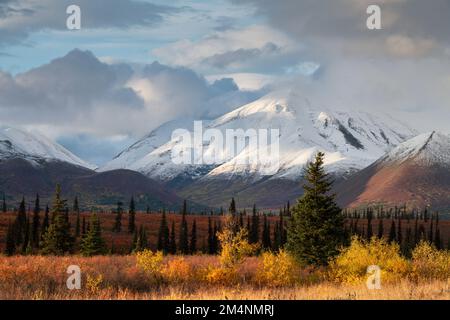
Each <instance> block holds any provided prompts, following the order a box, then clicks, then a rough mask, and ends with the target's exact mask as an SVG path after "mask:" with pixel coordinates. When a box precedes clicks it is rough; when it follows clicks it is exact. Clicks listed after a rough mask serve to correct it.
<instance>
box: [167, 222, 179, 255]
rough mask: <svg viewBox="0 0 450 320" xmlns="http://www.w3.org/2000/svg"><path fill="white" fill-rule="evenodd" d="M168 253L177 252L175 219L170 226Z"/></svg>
mask: <svg viewBox="0 0 450 320" xmlns="http://www.w3.org/2000/svg"><path fill="white" fill-rule="evenodd" d="M168 251H169V253H171V254H176V253H177V239H176V235H175V221H172V227H171V229H170V237H169V250H168Z"/></svg>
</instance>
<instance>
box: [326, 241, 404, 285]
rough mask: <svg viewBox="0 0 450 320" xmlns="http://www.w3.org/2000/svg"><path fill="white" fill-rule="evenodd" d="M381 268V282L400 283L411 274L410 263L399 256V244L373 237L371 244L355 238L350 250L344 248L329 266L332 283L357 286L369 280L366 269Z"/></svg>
mask: <svg viewBox="0 0 450 320" xmlns="http://www.w3.org/2000/svg"><path fill="white" fill-rule="evenodd" d="M371 265H376V266H378V267H380V269H381V280H382V282H391V281H393V280H399V279H401V278H402V277H404V276H406V275H407V274H408V271H409V263H408V261H407V260H406V259H405V258H403V257H402V256H401V255H400V248H399V246H398V244H396V243H388V242H387V241H386V240H385V239H378V238H376V237H373V238H372V239H371V240H370V241H363V240H360V239H358V238H357V237H354V238H352V242H351V245H350V247H348V248H344V249H343V250H342V251H341V253H340V254H339V256H337V257H336V258H335V259H334V260H333V261H332V262H331V264H330V269H329V276H330V278H331V280H332V281H337V282H343V283H350V284H357V283H362V282H364V281H365V280H366V279H367V267H369V266H371Z"/></svg>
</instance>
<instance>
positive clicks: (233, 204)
mask: <svg viewBox="0 0 450 320" xmlns="http://www.w3.org/2000/svg"><path fill="white" fill-rule="evenodd" d="M228 212H229V213H230V214H231V215H233V216H234V215H236V202H235V201H234V198H231V202H230V208H229V209H228Z"/></svg>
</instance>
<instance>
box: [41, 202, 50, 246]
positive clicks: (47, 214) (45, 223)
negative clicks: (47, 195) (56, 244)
mask: <svg viewBox="0 0 450 320" xmlns="http://www.w3.org/2000/svg"><path fill="white" fill-rule="evenodd" d="M49 226H50V209H49V208H48V205H47V206H45V213H44V220H42V226H41V237H40V238H41V240H42V239H43V236H44V234H45V233H46V232H47V230H48V227H49Z"/></svg>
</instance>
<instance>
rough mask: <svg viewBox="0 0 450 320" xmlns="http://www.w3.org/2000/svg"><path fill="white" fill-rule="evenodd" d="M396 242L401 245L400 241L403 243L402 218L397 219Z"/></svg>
mask: <svg viewBox="0 0 450 320" xmlns="http://www.w3.org/2000/svg"><path fill="white" fill-rule="evenodd" d="M397 242H398V244H399V245H400V247H401V246H402V243H403V233H402V219H401V218H399V219H398V224H397Z"/></svg>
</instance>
